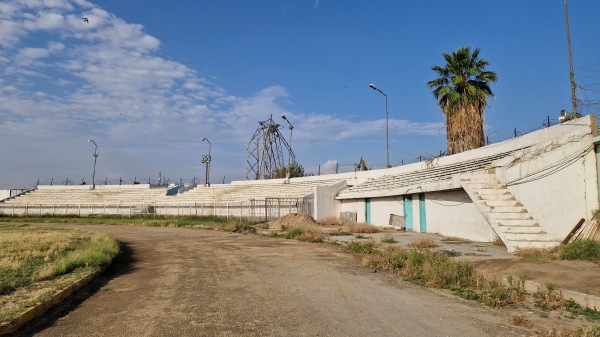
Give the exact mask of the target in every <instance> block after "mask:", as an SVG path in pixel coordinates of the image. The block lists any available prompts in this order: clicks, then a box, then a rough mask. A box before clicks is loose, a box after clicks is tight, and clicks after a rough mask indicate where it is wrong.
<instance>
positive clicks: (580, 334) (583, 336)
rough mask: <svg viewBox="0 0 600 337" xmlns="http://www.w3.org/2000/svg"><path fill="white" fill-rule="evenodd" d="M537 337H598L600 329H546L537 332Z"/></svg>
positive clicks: (599, 336)
mask: <svg viewBox="0 0 600 337" xmlns="http://www.w3.org/2000/svg"><path fill="white" fill-rule="evenodd" d="M536 336H538V337H600V327H590V328H586V329H577V330H567V329H564V328H558V329H557V328H548V329H546V330H543V331H539V332H537V334H536Z"/></svg>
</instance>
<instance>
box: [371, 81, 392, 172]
mask: <svg viewBox="0 0 600 337" xmlns="http://www.w3.org/2000/svg"><path fill="white" fill-rule="evenodd" d="M369 87H370V88H371V89H373V90H377V91H379V93H380V94H382V95H383V96H385V157H386V167H387V168H390V167H392V165H390V142H389V132H388V96H387V95H386V94H385V93H384V92H383V91H381V90H379V88H377V87H376V86H375V84H373V83H371V84H369Z"/></svg>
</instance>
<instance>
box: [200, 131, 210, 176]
mask: <svg viewBox="0 0 600 337" xmlns="http://www.w3.org/2000/svg"><path fill="white" fill-rule="evenodd" d="M201 141H207V142H208V156H202V162H203V163H206V180H205V181H204V186H208V187H210V149H211V148H212V143H211V142H210V140H208V138H202V139H201Z"/></svg>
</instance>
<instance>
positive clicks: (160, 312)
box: [15, 225, 580, 336]
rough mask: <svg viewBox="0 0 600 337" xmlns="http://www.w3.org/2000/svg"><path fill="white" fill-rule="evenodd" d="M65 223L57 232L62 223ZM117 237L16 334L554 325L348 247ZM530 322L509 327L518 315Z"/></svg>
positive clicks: (500, 331) (449, 330) (185, 235)
mask: <svg viewBox="0 0 600 337" xmlns="http://www.w3.org/2000/svg"><path fill="white" fill-rule="evenodd" d="M54 226H56V225H54ZM63 226H65V227H76V228H84V229H89V230H95V231H100V232H106V233H112V234H114V235H115V237H116V238H117V239H118V240H119V241H121V242H122V243H123V246H122V248H123V254H122V255H121V256H119V257H118V258H117V260H116V261H115V262H114V263H113V265H112V266H111V268H109V270H108V271H107V272H106V273H105V274H104V275H103V276H102V277H100V278H98V279H97V280H96V281H94V282H93V283H92V284H91V285H90V286H88V287H86V288H85V289H83V290H82V291H80V292H78V293H77V294H76V295H75V296H73V297H72V298H70V299H68V300H67V301H65V302H63V303H62V304H60V305H59V306H57V307H56V308H54V309H51V311H49V312H48V313H47V314H45V315H44V316H42V317H41V318H38V319H36V320H34V321H32V322H30V323H29V324H28V325H26V326H25V327H24V328H23V329H21V331H19V332H17V333H16V334H15V335H17V336H29V335H35V336H371V335H378V336H530V335H533V334H534V331H535V330H543V329H546V328H547V326H551V325H557V324H566V325H567V326H570V327H576V326H578V324H579V323H580V322H576V321H575V320H573V322H568V321H564V322H556V321H552V320H549V319H543V318H540V317H538V316H535V315H532V314H531V312H530V311H528V310H527V309H520V308H503V309H493V308H488V307H485V306H483V305H480V304H479V303H476V302H472V301H466V300H461V299H458V298H456V297H454V296H452V295H450V294H448V293H446V292H443V291H433V290H430V289H425V288H421V287H418V286H415V285H412V284H409V283H406V282H403V281H401V280H399V279H398V278H397V277H394V276H391V275H388V274H385V273H380V272H374V271H373V270H371V269H365V268H361V267H360V257H359V256H358V255H356V254H351V253H349V252H348V251H346V250H344V249H343V248H342V247H339V246H335V245H329V244H310V243H303V242H297V241H292V240H282V239H270V238H261V237H258V236H255V235H243V234H231V233H224V232H213V231H202V230H192V229H182V228H152V227H128V226H92V225H63ZM515 313H517V314H519V315H524V316H525V317H527V318H528V319H530V320H531V321H532V322H533V325H534V326H533V328H531V329H525V328H522V327H515V326H513V325H511V324H509V323H508V322H509V319H510V317H511V315H512V314H515Z"/></svg>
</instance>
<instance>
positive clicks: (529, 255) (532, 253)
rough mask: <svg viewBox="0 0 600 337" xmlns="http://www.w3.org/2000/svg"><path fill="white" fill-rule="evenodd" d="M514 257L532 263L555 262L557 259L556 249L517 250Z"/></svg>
mask: <svg viewBox="0 0 600 337" xmlns="http://www.w3.org/2000/svg"><path fill="white" fill-rule="evenodd" d="M515 255H516V256H520V257H522V258H524V259H526V260H534V261H547V260H556V259H557V258H558V252H557V251H556V249H542V248H519V249H517V251H516V252H515Z"/></svg>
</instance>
